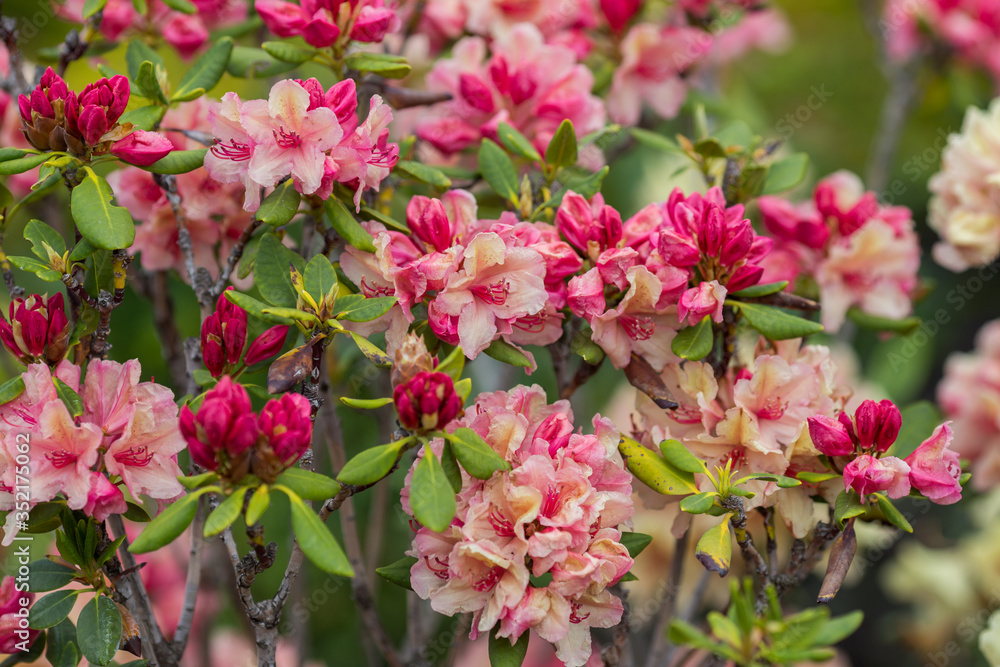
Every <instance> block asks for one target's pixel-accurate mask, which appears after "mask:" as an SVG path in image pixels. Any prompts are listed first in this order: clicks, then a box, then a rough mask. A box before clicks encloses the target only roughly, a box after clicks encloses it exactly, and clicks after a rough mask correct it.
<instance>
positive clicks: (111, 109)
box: [79, 74, 129, 143]
mask: <svg viewBox="0 0 1000 667" xmlns="http://www.w3.org/2000/svg"><path fill="white" fill-rule="evenodd" d="M128 99H129V83H128V78H126V77H124V76H122V75H121V74H117V75H115V76H113V77H111V78H110V79H104V78H102V79H98V80H97V81H95V82H94V83H91V84H88V85H87V87H86V88H84V89H83V92H81V93H80V97H79V101H80V106H81V107H84V108H86V107H97V108H99V109H101V111H102V112H103V114H104V117H105V122H106V123H107V126H108V128H111V127H113V126H114V124H115V123H117V122H118V118H119V117H121V115H122V113H124V111H125V107H126V106H128ZM81 113H82V112H81ZM105 131H107V130H105ZM88 143H90V142H88Z"/></svg>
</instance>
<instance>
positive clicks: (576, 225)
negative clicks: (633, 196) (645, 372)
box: [555, 188, 771, 370]
mask: <svg viewBox="0 0 1000 667" xmlns="http://www.w3.org/2000/svg"><path fill="white" fill-rule="evenodd" d="M555 222H556V226H557V228H558V229H559V231H560V232H562V234H563V236H564V237H566V239H567V240H568V241H569V242H570V243H571V244H572V245H573V246H574V247H575V248H576V249H577V250H578V251H579V252H581V253H582V254H583V256H584V257H586V258H587V259H588V260H590V262H591V263H592V266H593V268H591V269H589V270H588V271H587V272H586V273H584V274H583V275H581V276H577V277H574V278H572V279H571V280H570V281H569V290H568V303H569V308H570V310H571V311H572V312H573V313H574V314H576V315H579V316H580V317H582V318H584V319H585V320H587V322H588V323H589V324H590V326H591V327H592V328H593V331H594V334H593V341H594V342H595V343H597V344H598V345H600V346H601V347H602V348H603V349H604V351H605V352H606V353H607V354H608V357H609V358H610V359H611V362H612V363H613V364H614V365H615V367H616V368H621V367H623V366H625V365H627V364H628V362H629V357H630V355H631V353H632V352H636V353H638V354H640V355H641V356H643V357H644V358H645V359H646V360H647V361H648V362H649V363H650V364H651V365H652V366H653V368H655V369H656V370H661V369H662V368H663V366H664V365H665V364H666V363H668V362H670V361H675V360H676V358H675V357H674V355H673V353H672V352H671V351H670V341H671V340H672V339H673V333H674V331H676V330H677V329H679V328H681V326H682V325H683V324H684V323H687V324H689V325H691V324H697V323H698V322H700V321H701V320H702V319H703V318H704V317H705V316H706V315H709V316H711V317H712V319H713V320H714V321H715V322H721V321H722V307H723V304H724V302H725V299H726V294H727V293H728V292H735V291H738V290H741V289H744V288H746V287H750V286H751V285H754V284H756V283H757V282H758V281H759V279H760V276H761V274H762V273H763V269H762V268H761V267H760V266H759V262H760V261H761V260H762V258H763V257H764V256H765V255H766V254H767V252H768V250H769V249H770V247H771V242H770V240H769V239H766V238H763V237H759V236H757V235H756V234H755V233H754V230H753V227H752V225H751V224H750V221H749V220H747V219H746V218H744V215H743V206H742V205H737V206H731V207H726V202H725V199H724V198H723V196H722V191H721V190H720V189H719V188H712V189H711V190H709V191H708V193H707V194H705V195H701V194H699V193H694V194H692V195H690V196H688V197H685V196H684V193H683V192H682V191H681V190H680V189H679V188H677V189H675V190H674V191H673V192H672V193H671V194H670V197H669V198H668V199H667V201H666V202H663V203H658V204H650V205H649V206H646V207H645V208H643V209H642V210H641V211H639V212H638V213H636V214H635V216H633V217H632V218H630V219H629V220H628V221H626V222H625V223H624V224H623V223H622V221H621V217H620V216H619V215H618V212H617V211H615V210H614V209H612V208H611V207H610V206H607V205H605V204H604V201H603V200H602V199H601V198H600V196H597V197H594V199H593V200H592V201H591V202H588V201H587V200H586V199H584V198H583V197H581V196H579V195H576V194H574V193H568V194H567V195H566V197H565V198H564V199H563V202H562V204H561V205H560V207H559V210H558V211H557V212H556V220H555ZM622 293H624V296H621V298H620V300H618V301H617V304H615V305H611V306H609V305H608V303H607V300H608V298H611V299H618V298H619V296H620V295H621V294H622Z"/></svg>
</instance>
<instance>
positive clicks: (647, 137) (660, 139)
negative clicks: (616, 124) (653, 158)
mask: <svg viewBox="0 0 1000 667" xmlns="http://www.w3.org/2000/svg"><path fill="white" fill-rule="evenodd" d="M628 131H629V133H630V134H631V135H632V136H633V137H635V140H636V141H638V142H639V143H640V144H644V145H646V146H649V147H650V148H655V149H657V150H660V151H665V152H667V153H683V152H684V151H683V150H681V147H680V146H679V145H678V144H677V142H676V141H674V140H673V139H671V138H669V137H665V136H663V135H662V134H658V133H656V132H650V131H649V130H644V129H642V128H641V127H630V128H629V129H628Z"/></svg>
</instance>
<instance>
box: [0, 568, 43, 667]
mask: <svg viewBox="0 0 1000 667" xmlns="http://www.w3.org/2000/svg"><path fill="white" fill-rule="evenodd" d="M34 600H35V594H34V593H28V592H27V591H22V590H19V586H18V584H17V582H16V581H15V579H14V577H13V576H10V577H4V578H3V582H0V653H4V654H16V653H21V652H24V651H27V650H28V647H29V646H31V645H32V644H34V643H35V640H36V639H37V638H38V635H39V634H40V633H41V631H40V630H29V629H28V620H27V619H28V611H29V607H30V606H31V604H32V602H34Z"/></svg>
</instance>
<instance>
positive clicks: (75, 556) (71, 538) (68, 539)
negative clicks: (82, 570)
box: [56, 521, 84, 565]
mask: <svg viewBox="0 0 1000 667" xmlns="http://www.w3.org/2000/svg"><path fill="white" fill-rule="evenodd" d="M56 550H57V551H58V552H59V555H60V556H62V557H63V559H64V560H66V561H67V562H69V563H72V564H73V565H83V563H84V559H83V555H82V554H81V553H80V546H79V545H78V544H77V541H76V530H75V528H74V526H73V525H72V524H71V523H70V522H69V521H64V522H63V530H57V531H56Z"/></svg>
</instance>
